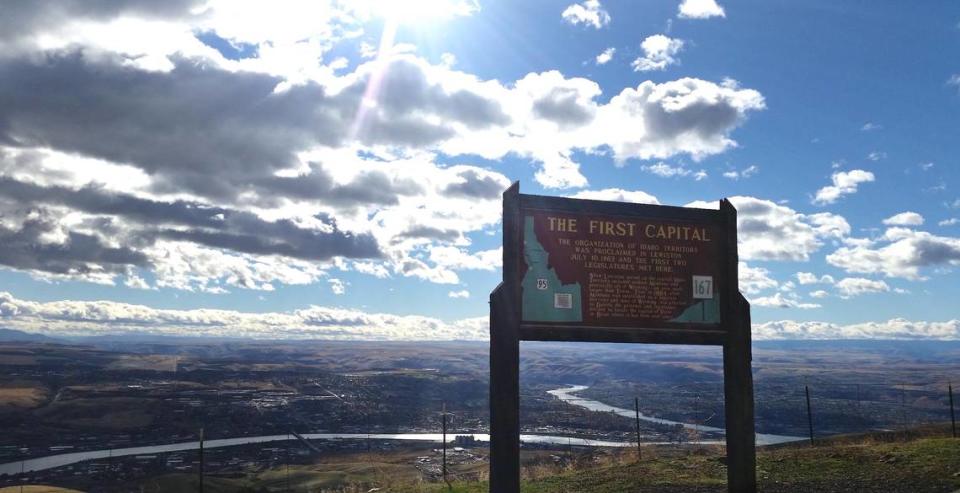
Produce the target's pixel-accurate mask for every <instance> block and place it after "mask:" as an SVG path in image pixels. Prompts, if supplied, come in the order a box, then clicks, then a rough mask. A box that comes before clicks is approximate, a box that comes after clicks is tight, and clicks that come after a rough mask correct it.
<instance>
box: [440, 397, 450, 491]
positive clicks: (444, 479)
mask: <svg viewBox="0 0 960 493" xmlns="http://www.w3.org/2000/svg"><path fill="white" fill-rule="evenodd" d="M440 414H441V418H442V422H443V470H442V472H443V482H444V483H447V488H448V489H449V488H450V481H447V403H446V402H444V403H443V409H442V411H440Z"/></svg>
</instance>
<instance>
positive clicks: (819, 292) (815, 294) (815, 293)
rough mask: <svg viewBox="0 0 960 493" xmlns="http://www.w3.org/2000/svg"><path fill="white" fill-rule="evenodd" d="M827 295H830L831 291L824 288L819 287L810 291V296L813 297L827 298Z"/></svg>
mask: <svg viewBox="0 0 960 493" xmlns="http://www.w3.org/2000/svg"><path fill="white" fill-rule="evenodd" d="M827 296H830V293H828V292H826V291H824V290H822V289H818V290H816V291H813V292H811V293H810V297H811V298H817V299H820V298H826V297H827Z"/></svg>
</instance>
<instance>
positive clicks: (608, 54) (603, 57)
mask: <svg viewBox="0 0 960 493" xmlns="http://www.w3.org/2000/svg"><path fill="white" fill-rule="evenodd" d="M616 52H617V49H616V48H613V47H610V48H607V49H605V50H603V51H602V52H601V53H600V54H599V55H597V58H596V60H595V62H596V64H597V65H606V64H607V62H609V61H610V60H613V55H614V54H615V53H616Z"/></svg>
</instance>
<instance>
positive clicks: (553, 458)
mask: <svg viewBox="0 0 960 493" xmlns="http://www.w3.org/2000/svg"><path fill="white" fill-rule="evenodd" d="M886 438H889V437H883V436H879V435H873V436H860V437H841V438H839V439H837V440H832V441H830V442H827V443H823V444H818V445H817V446H816V447H810V446H808V445H804V444H800V445H791V446H781V447H778V448H773V449H770V448H766V449H761V450H760V451H759V452H758V456H757V459H758V461H757V478H758V481H759V485H760V489H759V491H761V492H765V493H788V492H798V491H803V492H816V493H834V492H836V493H840V492H854V491H855V492H866V493H871V492H876V493H901V492H902V493H951V492H954V491H956V490H957V489H960V440H958V439H952V438H943V437H923V438H911V439H908V440H907V441H882V440H884V439H886ZM419 453H421V454H426V453H429V452H426V451H421V452H419ZM644 454H645V455H644V459H643V460H642V461H641V462H637V461H636V456H635V455H634V451H632V450H625V451H614V452H610V451H590V452H588V451H582V452H577V451H574V453H573V454H572V455H571V454H570V453H569V452H567V451H563V452H547V451H529V450H525V451H524V455H523V461H524V478H525V479H524V481H523V485H522V491H523V492H524V493H623V492H634V493H647V492H649V493H654V492H656V493H662V492H667V493H674V492H675V493H680V492H693V493H714V492H716V493H721V492H725V491H726V477H725V469H724V467H723V461H724V457H723V455H722V450H721V449H720V448H703V449H699V450H678V449H675V448H671V449H663V448H648V449H644ZM414 455H416V454H415V453H411V452H399V453H395V454H378V455H377V456H376V457H372V456H369V455H365V456H357V457H353V458H343V459H340V460H338V459H333V460H332V461H331V462H327V463H322V464H315V465H312V466H303V465H298V466H291V467H290V469H289V472H288V471H287V470H286V469H285V468H282V467H281V468H274V469H271V470H265V471H260V472H251V473H249V474H246V475H236V474H234V475H231V476H230V477H210V478H208V479H207V482H206V483H207V484H206V491H208V492H223V493H226V492H233V491H247V492H260V491H284V490H286V488H287V487H288V484H289V488H290V489H292V490H293V491H335V492H340V493H355V492H366V491H371V490H372V489H374V488H379V489H378V490H376V491H378V492H379V493H387V492H393V493H400V492H417V493H441V492H445V491H453V492H459V493H486V492H487V488H488V485H487V483H486V482H485V481H482V480H481V481H476V480H470V481H462V482H457V481H455V482H454V483H453V489H452V490H447V488H446V486H445V485H443V484H442V483H439V482H422V481H420V480H419V479H417V478H418V477H419V476H420V475H419V474H418V472H417V471H416V469H415V468H414V466H413V465H412V464H411V461H410V459H411V457H412V456H414ZM358 459H360V460H362V461H363V462H364V463H363V464H358V462H356V461H357V460H358ZM485 469H486V468H485V467H483V464H480V463H478V464H473V465H471V466H469V467H466V468H464V467H462V466H461V467H452V468H451V474H465V475H468V476H471V477H476V476H477V474H479V475H483V474H484V473H485ZM139 486H146V487H147V488H148V489H149V488H150V487H154V488H156V487H157V486H160V487H161V488H168V489H169V490H170V491H173V490H175V489H182V490H187V489H192V488H195V487H196V477H195V476H193V475H183V474H172V475H165V476H161V477H157V478H152V479H150V480H148V481H146V482H140V483H138V484H129V485H127V487H128V488H134V489H135V488H137V487H139ZM320 488H323V489H322V490H321V489H320Z"/></svg>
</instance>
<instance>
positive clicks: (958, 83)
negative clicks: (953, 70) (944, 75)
mask: <svg viewBox="0 0 960 493" xmlns="http://www.w3.org/2000/svg"><path fill="white" fill-rule="evenodd" d="M947 85H948V86H954V87H956V88H957V91H958V92H960V74H953V75H951V76H950V78H949V79H947Z"/></svg>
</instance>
